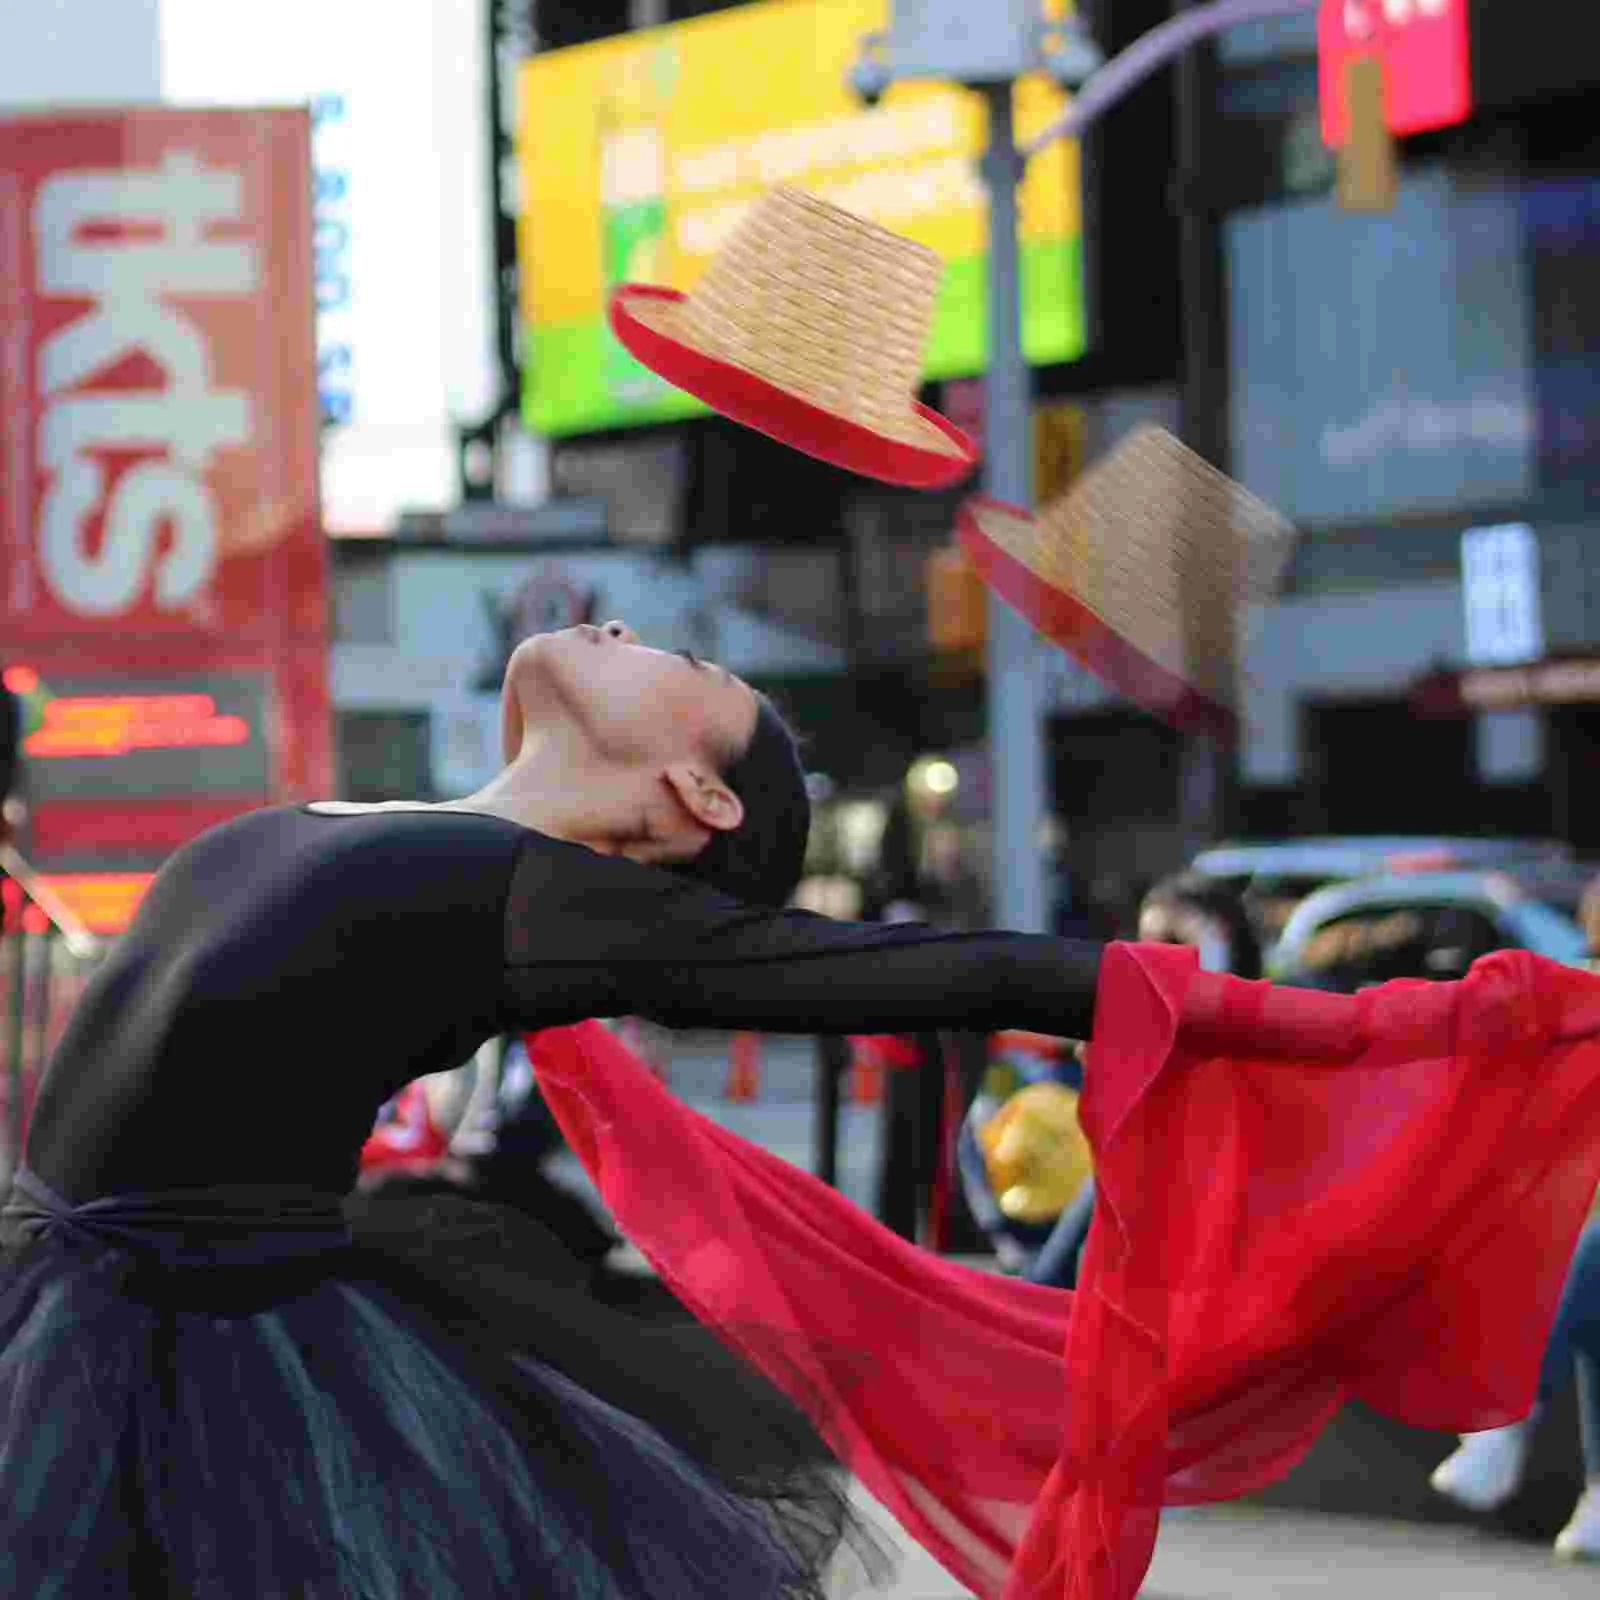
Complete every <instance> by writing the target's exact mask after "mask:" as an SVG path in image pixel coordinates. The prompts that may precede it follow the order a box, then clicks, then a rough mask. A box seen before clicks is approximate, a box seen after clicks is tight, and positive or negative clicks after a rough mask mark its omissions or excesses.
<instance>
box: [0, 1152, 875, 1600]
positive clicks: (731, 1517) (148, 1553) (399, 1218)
mask: <svg viewBox="0 0 1600 1600" xmlns="http://www.w3.org/2000/svg"><path fill="white" fill-rule="evenodd" d="M591 1278H592V1263H589V1262H586V1261H584V1260H582V1259H580V1258H579V1257H578V1256H576V1255H574V1254H573V1253H572V1252H571V1251H570V1250H568V1249H567V1248H565V1247H564V1246H563V1245H562V1244H561V1243H560V1241H558V1240H557V1239H556V1238H555V1237H554V1235H552V1234H551V1233H550V1232H549V1231H548V1230H546V1229H544V1228H543V1227H541V1226H540V1225H539V1224H538V1223H537V1222H535V1221H533V1220H531V1219H529V1218H527V1217H525V1216H523V1215H521V1214H519V1213H517V1212H515V1211H512V1210H509V1209H507V1208H504V1207H500V1206H494V1205H487V1204H484V1203H482V1202H477V1201H473V1200H470V1199H463V1198H453V1197H449V1196H441V1195H422V1196H418V1195H408V1194H405V1193H404V1192H396V1193H391V1194H385V1193H383V1192H382V1191H379V1192H378V1193H376V1194H374V1195H370V1196H360V1197H354V1198H352V1199H350V1200H348V1201H343V1202H339V1201H330V1200H328V1199H327V1198H326V1197H320V1196H312V1195H306V1194H303V1193H294V1192H291V1191H287V1190H285V1191H278V1190H273V1191H270V1192H264V1191H261V1190H245V1191H240V1190H215V1189H210V1190H199V1191H196V1190H189V1191H174V1192H171V1193H167V1194H162V1195H139V1196H122V1197H117V1198H115V1199H112V1200H105V1201H100V1202H96V1203H93V1204H91V1205H89V1206H85V1207H76V1208H72V1207H68V1206H66V1205H65V1203H64V1202H61V1201H59V1200H57V1199H56V1198H55V1197H54V1196H51V1195H50V1194H49V1192H48V1191H47V1190H44V1189H43V1188H42V1186H40V1185H38V1184H37V1181H36V1180H28V1181H27V1185H26V1187H25V1188H21V1189H19V1191H18V1192H17V1193H15V1194H14V1195H13V1198H12V1202H11V1204H10V1205H9V1206H8V1208H7V1210H6V1211H5V1212H4V1213H3V1214H0V1594H3V1595H7V1596H10V1595H16V1596H24V1595H26V1596H28V1597H29V1600H80V1597H83V1600H87V1597H90V1596H92V1597H94V1600H159V1597H167V1596H171V1597H173V1600H178V1597H182V1600H224V1597H226V1600H269V1597H271V1600H512V1597H516V1600H528V1597H532V1596H539V1597H545V1596H548V1597H552V1600H612V1597H616V1600H623V1597H627V1600H635V1597H648V1600H680V1597H681V1600H690V1597H693V1600H704V1597H706V1596H720V1595H727V1596H738V1597H740V1600H760V1597H764V1596H771V1597H774V1600H777V1597H783V1600H789V1597H818V1596H821V1595H822V1594H823V1592H824V1582H825V1578H826V1576H827V1573H828V1571H829V1569H830V1567H831V1566H832V1565H833V1564H834V1560H835V1557H836V1555H837V1554H838V1553H839V1546H840V1544H841V1541H842V1540H845V1539H847V1538H848V1542H849V1544H850V1546H851V1547H852V1548H853V1550H854V1551H855V1553H856V1554H857V1555H858V1557H859V1558H861V1560H862V1561H863V1562H864V1563H865V1566H866V1569H867V1572H868V1575H869V1576H870V1577H874V1578H875V1577H879V1576H881V1575H882V1574H883V1572H884V1571H885V1570H886V1567H887V1562H886V1558H885V1556H884V1553H883V1551H882V1550H881V1548H879V1547H878V1546H877V1545H876V1544H875V1543H874V1541H873V1539H872V1536H871V1534H870V1533H869V1532H868V1531H867V1530H866V1529H865V1528H864V1527H863V1526H862V1525H861V1524H859V1523H857V1522H855V1521H853V1519H852V1515H851V1512H850V1510H849V1503H848V1498H847V1487H848V1486H847V1480H846V1478H845V1475H844V1473H843V1471H842V1469H841V1467H840V1466H839V1463H838V1461H837V1460H836V1458H835V1457H834V1456H833V1454H832V1453H831V1451H830V1450H829V1448H828V1447H827V1445H826V1444H825V1443H824V1441H823V1438H822V1436H821V1434H820V1433H819V1432H818V1430H817V1429H816V1427H814V1426H813V1424H812V1423H811V1422H810V1421H809V1420H808V1419H807V1417H806V1415H805V1414H804V1412H803V1411H802V1410H801V1409H799V1408H798V1407H797V1406H796V1405H795V1404H794V1403H793V1402H791V1401H790V1400H789V1399H787V1398H785V1397H784V1395H782V1394H781V1393H780V1392H779V1390H778V1389H777V1388H776V1387H775V1386H774V1385H773V1384H772V1383H771V1382H769V1381H768V1379H767V1378H765V1377H763V1376H761V1375H760V1374H758V1373H757V1372H756V1371H755V1369H754V1368H753V1367H751V1366H749V1365H748V1364H747V1363H746V1362H745V1361H744V1360H743V1359H741V1358H739V1357H737V1356H735V1355H734V1354H732V1353H731V1352H730V1351H729V1350H728V1349H727V1348H725V1347H724V1346H723V1345H722V1344H721V1343H720V1342H719V1341H718V1340H717V1339H715V1338H714V1337H713V1336H712V1335H711V1334H710V1333H709V1332H708V1331H707V1330H706V1329H704V1328H702V1327H701V1326H700V1325H699V1324H697V1323H695V1322H694V1321H692V1320H691V1319H689V1318H688V1317H687V1316H686V1315H685V1316H684V1317H682V1318H679V1319H672V1320H666V1321H662V1320H651V1321H646V1320H644V1319H641V1318H639V1317H636V1316H632V1315H629V1314H628V1313H627V1312H625V1311H622V1310H618V1309H614V1308H612V1307H608V1306H606V1305H603V1304H601V1303H600V1302H599V1301H598V1300H596V1299H595V1297H594V1296H593V1294H592V1293H591V1292H590V1283H591ZM858 1367H859V1364H858ZM857 1376H858V1378H859V1377H863V1376H864V1373H862V1372H860V1371H859V1370H858V1373H857Z"/></svg>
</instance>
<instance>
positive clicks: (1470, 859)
mask: <svg viewBox="0 0 1600 1600" xmlns="http://www.w3.org/2000/svg"><path fill="white" fill-rule="evenodd" d="M1571 863H1572V851H1571V849H1570V847H1569V846H1567V845H1565V844H1563V843H1562V842H1561V841H1560V840H1557V839H1468V838H1451V837H1449V836H1446V835H1427V834H1373V835H1353V834H1352V835H1346V836H1343V837H1340V836H1329V837H1323V838H1307V839H1281V840H1241V841H1237V842H1233V843H1226V844H1219V845H1215V846H1213V847H1212V848H1211V849H1209V850H1202V851H1201V852H1200V854H1199V855H1197V856H1196V857H1195V858H1194V860H1193V861H1192V862H1191V863H1190V866H1189V871H1190V872H1193V873H1198V874H1200V875H1202V876H1204V877H1207V878H1212V879H1215V880H1217V881H1218V882H1221V883H1224V884H1227V885H1229V886H1230V887H1232V888H1234V889H1235V890H1237V891H1238V893H1239V895H1240V897H1241V898H1242V900H1243V902H1244V905H1245V908H1246V910H1247V911H1248V912H1249V913H1250V915H1251V917H1252V918H1253V919H1254V921H1255V923H1256V928H1257V932H1258V933H1259V935H1260V938H1261V943H1262V946H1263V948H1266V947H1268V946H1270V945H1271V944H1273V943H1274V942H1275V941H1276V940H1277V939H1278V938H1279V937H1280V936H1281V935H1282V933H1283V931H1284V927H1285V925H1286V924H1287V922H1288V920H1289V916H1290V913H1291V912H1292V911H1293V910H1294V908H1295V907H1296V906H1297V905H1298V904H1299V903H1300V902H1301V901H1302V900H1303V899H1305V897H1306V896H1307V895H1308V894H1311V893H1313V892H1314V891H1315V890H1318V889H1321V888H1323V887H1324V886H1325V885H1328V884H1331V883H1343V882H1347V881H1349V880H1351V879H1354V878H1365V877H1370V876H1373V875H1375V874H1378V873H1412V872H1443V871H1456V870H1465V869H1469V868H1488V867H1497V866H1504V865H1516V866H1518V867H1519V868H1521V867H1530V868H1531V867H1534V866H1541V867H1543V866H1548V867H1550V868H1552V869H1564V868H1567V867H1570V865H1571ZM1575 903H1576V901H1574V904H1575Z"/></svg>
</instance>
